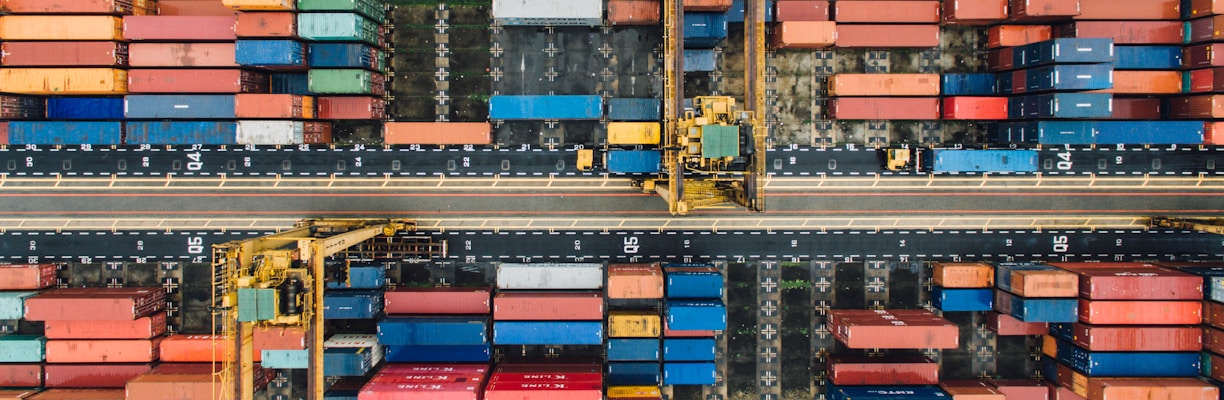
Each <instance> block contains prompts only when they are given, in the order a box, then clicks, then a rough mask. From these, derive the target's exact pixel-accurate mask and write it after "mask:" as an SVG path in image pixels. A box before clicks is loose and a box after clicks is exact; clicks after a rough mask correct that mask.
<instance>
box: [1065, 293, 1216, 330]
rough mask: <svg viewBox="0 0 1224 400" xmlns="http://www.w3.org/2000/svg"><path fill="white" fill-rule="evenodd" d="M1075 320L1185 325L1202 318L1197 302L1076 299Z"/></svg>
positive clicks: (1201, 310)
mask: <svg viewBox="0 0 1224 400" xmlns="http://www.w3.org/2000/svg"><path fill="white" fill-rule="evenodd" d="M1079 320H1080V322H1087V323H1089V324H1097V325H1186V324H1197V323H1199V322H1201V321H1202V320H1203V304H1202V303H1200V302H1197V301H1091V300H1086V299H1080V301H1079Z"/></svg>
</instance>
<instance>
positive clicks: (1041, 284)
mask: <svg viewBox="0 0 1224 400" xmlns="http://www.w3.org/2000/svg"><path fill="white" fill-rule="evenodd" d="M995 278H996V284H997V285H998V287H999V289H1003V290H1006V291H1009V292H1012V293H1015V294H1016V295H1019V296H1025V297H1076V296H1078V295H1079V279H1078V277H1077V276H1076V275H1075V274H1073V273H1070V272H1067V271H1065V270H1062V269H1058V268H1055V267H1052V266H1049V265H1046V264H1033V263H997V264H995Z"/></svg>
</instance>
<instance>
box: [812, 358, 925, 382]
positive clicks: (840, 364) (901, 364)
mask: <svg viewBox="0 0 1224 400" xmlns="http://www.w3.org/2000/svg"><path fill="white" fill-rule="evenodd" d="M826 368H827V373H828V375H827V376H828V379H829V382H831V383H832V384H834V385H936V384H939V364H937V363H935V362H934V361H931V360H930V359H928V358H926V357H924V356H915V357H905V356H892V357H853V356H834V357H831V358H830V359H829V361H828V362H827V363H826Z"/></svg>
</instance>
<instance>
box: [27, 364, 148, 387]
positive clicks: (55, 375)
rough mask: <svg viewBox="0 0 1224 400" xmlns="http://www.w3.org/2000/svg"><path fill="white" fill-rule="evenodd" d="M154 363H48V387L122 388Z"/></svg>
mask: <svg viewBox="0 0 1224 400" xmlns="http://www.w3.org/2000/svg"><path fill="white" fill-rule="evenodd" d="M151 367H152V364H116V363H106V364H47V367H46V368H47V387H53V388H72V387H91V388H122V387H123V386H124V385H126V384H127V381H130V380H132V378H135V377H137V376H140V375H141V374H144V373H146V372H149V369H150V368H151Z"/></svg>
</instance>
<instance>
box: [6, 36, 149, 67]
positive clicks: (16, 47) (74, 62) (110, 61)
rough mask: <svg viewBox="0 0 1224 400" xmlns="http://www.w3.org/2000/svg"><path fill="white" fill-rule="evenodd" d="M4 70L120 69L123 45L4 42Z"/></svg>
mask: <svg viewBox="0 0 1224 400" xmlns="http://www.w3.org/2000/svg"><path fill="white" fill-rule="evenodd" d="M0 64H3V65H4V66H6V67H122V66H126V65H128V44H127V43H123V42H4V43H3V44H0Z"/></svg>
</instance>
